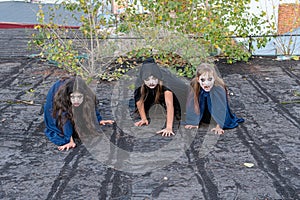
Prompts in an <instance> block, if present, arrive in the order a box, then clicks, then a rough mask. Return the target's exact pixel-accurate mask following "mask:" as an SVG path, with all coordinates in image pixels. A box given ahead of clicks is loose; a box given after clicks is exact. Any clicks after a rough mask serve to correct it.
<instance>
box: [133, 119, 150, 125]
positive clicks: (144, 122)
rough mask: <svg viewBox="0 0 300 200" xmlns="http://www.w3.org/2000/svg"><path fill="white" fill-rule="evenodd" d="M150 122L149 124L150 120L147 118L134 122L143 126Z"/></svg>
mask: <svg viewBox="0 0 300 200" xmlns="http://www.w3.org/2000/svg"><path fill="white" fill-rule="evenodd" d="M148 124H149V122H148V120H147V119H142V120H140V121H138V122H135V123H134V125H135V126H143V125H146V126H147V125H148Z"/></svg>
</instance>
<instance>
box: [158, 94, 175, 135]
mask: <svg viewBox="0 0 300 200" xmlns="http://www.w3.org/2000/svg"><path fill="white" fill-rule="evenodd" d="M164 95H165V102H166V106H167V124H166V128H165V129H163V130H161V131H158V132H157V133H161V134H162V136H171V135H174V132H173V128H172V127H173V120H174V105H173V93H172V92H171V91H165V93H164Z"/></svg>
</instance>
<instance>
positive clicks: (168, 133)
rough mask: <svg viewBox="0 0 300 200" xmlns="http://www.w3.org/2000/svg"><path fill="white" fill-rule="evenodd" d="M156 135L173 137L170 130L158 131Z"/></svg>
mask: <svg viewBox="0 0 300 200" xmlns="http://www.w3.org/2000/svg"><path fill="white" fill-rule="evenodd" d="M156 133H158V134H161V135H162V136H166V137H170V136H171V135H175V133H174V132H173V130H172V129H168V128H165V129H162V130H160V131H157V132H156Z"/></svg>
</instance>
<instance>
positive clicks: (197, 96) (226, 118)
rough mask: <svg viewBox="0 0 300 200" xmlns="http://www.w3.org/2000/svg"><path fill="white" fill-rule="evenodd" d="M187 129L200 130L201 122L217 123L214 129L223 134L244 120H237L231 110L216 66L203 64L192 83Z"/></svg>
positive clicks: (188, 103)
mask: <svg viewBox="0 0 300 200" xmlns="http://www.w3.org/2000/svg"><path fill="white" fill-rule="evenodd" d="M186 109H187V112H186V124H187V125H186V126H185V128H188V129H190V128H198V127H199V125H200V123H201V122H204V123H210V120H211V118H212V119H213V120H214V121H215V122H216V123H217V126H216V127H215V128H213V129H212V131H215V133H218V134H223V133H224V129H232V128H235V127H237V126H238V123H242V122H244V119H242V118H237V116H236V115H235V114H233V113H232V112H231V110H230V107H229V104H228V96H227V90H226V87H225V84H224V81H223V80H222V79H221V78H220V77H219V76H218V75H217V72H216V70H215V68H214V66H211V65H209V64H207V63H203V64H201V65H200V66H199V67H198V69H197V75H196V77H195V78H194V79H193V80H192V81H191V91H190V93H189V96H188V100H187V107H186Z"/></svg>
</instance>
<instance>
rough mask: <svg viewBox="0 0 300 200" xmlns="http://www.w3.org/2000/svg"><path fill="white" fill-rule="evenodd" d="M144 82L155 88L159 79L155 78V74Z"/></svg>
mask: <svg viewBox="0 0 300 200" xmlns="http://www.w3.org/2000/svg"><path fill="white" fill-rule="evenodd" d="M144 83H145V85H146V86H148V87H149V88H151V89H153V88H155V87H156V86H157V84H158V79H157V78H155V77H154V76H149V77H148V78H147V79H145V80H144Z"/></svg>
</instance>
